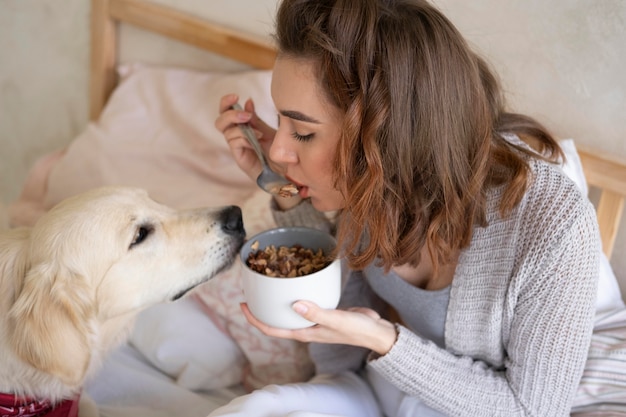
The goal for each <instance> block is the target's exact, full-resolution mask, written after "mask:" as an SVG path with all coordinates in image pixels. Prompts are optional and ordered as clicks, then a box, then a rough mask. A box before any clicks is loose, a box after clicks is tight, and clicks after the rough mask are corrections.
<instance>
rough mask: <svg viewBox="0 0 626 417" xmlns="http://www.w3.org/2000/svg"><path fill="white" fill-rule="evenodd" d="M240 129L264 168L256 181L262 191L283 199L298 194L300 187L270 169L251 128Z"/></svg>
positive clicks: (236, 105) (238, 107)
mask: <svg viewBox="0 0 626 417" xmlns="http://www.w3.org/2000/svg"><path fill="white" fill-rule="evenodd" d="M232 108H233V109H235V110H243V108H242V107H241V106H240V105H239V104H238V103H235V104H233V106H232ZM239 127H240V128H241V130H242V131H243V133H244V135H245V136H246V139H248V142H250V144H251V145H252V148H253V149H254V151H255V152H256V155H257V157H258V158H259V161H261V165H262V166H263V171H261V173H260V174H259V176H258V177H257V179H256V183H257V185H258V186H259V187H260V188H261V189H262V190H264V191H267V192H268V193H270V194H276V195H279V196H281V197H291V196H294V195H296V194H298V187H296V186H295V185H294V184H293V183H291V182H290V181H289V180H288V179H287V178H285V177H283V176H282V175H280V174H279V173H277V172H275V171H273V170H272V168H270V166H269V164H268V163H267V159H266V158H265V155H263V150H262V149H261V144H259V141H258V140H257V138H256V135H255V134H254V132H253V131H252V129H251V128H250V126H249V125H248V124H247V123H239Z"/></svg>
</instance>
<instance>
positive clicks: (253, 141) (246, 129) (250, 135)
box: [232, 103, 267, 165]
mask: <svg viewBox="0 0 626 417" xmlns="http://www.w3.org/2000/svg"><path fill="white" fill-rule="evenodd" d="M232 108H233V109H235V110H239V111H241V110H243V108H242V107H241V106H240V105H239V103H235V104H233V106H232ZM239 127H240V128H241V130H242V131H243V134H244V135H245V136H246V139H248V142H250V145H252V148H254V151H255V152H256V155H257V156H258V157H259V160H260V161H261V163H262V164H263V165H267V161H266V160H265V155H264V154H263V149H262V148H261V144H260V143H259V141H258V140H257V138H256V135H255V134H254V132H253V131H252V128H250V125H249V124H248V123H239Z"/></svg>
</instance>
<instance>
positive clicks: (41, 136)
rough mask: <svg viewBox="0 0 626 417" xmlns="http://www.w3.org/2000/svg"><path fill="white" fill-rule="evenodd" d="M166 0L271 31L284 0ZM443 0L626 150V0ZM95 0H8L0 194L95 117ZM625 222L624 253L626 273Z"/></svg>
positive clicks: (536, 92)
mask: <svg viewBox="0 0 626 417" xmlns="http://www.w3.org/2000/svg"><path fill="white" fill-rule="evenodd" d="M155 1H156V0H155ZM157 2H158V3H162V4H166V5H175V6H176V7H177V8H179V9H183V10H185V11H188V12H192V13H196V14H198V15H200V16H203V17H205V18H207V19H211V20H214V21H217V22H222V23H224V24H227V25H229V26H231V27H234V28H238V29H241V30H243V31H246V32H249V33H252V34H258V35H260V36H264V37H266V36H267V35H268V33H269V32H270V31H271V22H272V16H273V13H274V11H275V8H276V0H158V1H157ZM435 2H436V4H438V5H439V6H440V7H441V8H442V9H443V10H444V12H445V13H446V14H447V15H448V16H449V17H450V18H451V19H452V21H453V22H455V23H456V24H457V26H458V27H459V29H460V30H461V31H462V32H463V33H464V34H465V35H466V36H467V37H468V39H469V40H470V42H471V43H472V44H474V45H475V46H476V47H477V48H478V49H479V50H480V51H481V52H482V53H483V54H484V55H485V56H487V57H488V58H489V59H490V60H491V61H492V62H493V63H494V65H495V67H496V68H497V70H498V71H499V72H500V75H501V77H502V80H503V82H504V85H505V87H506V89H507V91H508V92H509V99H510V103H511V104H512V106H513V107H514V108H515V109H517V110H520V111H524V112H527V113H530V114H531V115H533V116H535V117H537V118H539V119H540V120H541V121H543V122H545V123H546V124H547V125H548V126H549V127H551V128H552V129H554V131H555V132H556V133H557V134H558V135H559V136H560V137H572V138H574V139H576V140H577V142H578V143H581V144H585V145H590V146H594V147H596V148H600V149H603V150H605V151H607V152H609V153H612V154H615V155H618V156H622V157H624V158H626V1H624V0H553V1H544V0H472V1H465V0H435ZM89 8H90V7H89V1H88V0H0V199H1V200H4V201H10V200H12V199H14V198H16V197H17V195H18V193H19V190H20V186H21V182H22V181H23V180H24V177H25V175H26V173H27V171H28V168H29V167H30V166H31V165H32V164H33V162H34V161H35V160H36V158H38V157H39V156H41V155H43V154H45V153H46V152H49V151H51V150H53V149H57V148H59V147H62V146H64V145H65V144H67V143H68V142H69V141H70V140H71V139H72V138H73V137H74V136H76V135H77V134H78V132H80V131H81V130H82V129H84V127H85V125H86V123H87V113H88V112H87V107H88V90H87V87H88V67H89V65H88V59H89ZM122 39H123V42H122V50H121V56H122V60H123V61H131V60H135V59H141V60H144V61H148V62H153V63H156V62H161V63H167V64H174V63H180V64H181V65H184V66H188V67H195V68H211V67H214V66H215V65H222V64H223V62H219V61H218V62H217V63H216V62H215V60H214V59H213V58H212V57H210V55H208V54H206V53H203V52H200V51H197V50H195V49H194V48H191V47H182V46H180V45H179V44H177V43H175V42H173V41H168V42H163V41H162V39H161V38H160V37H158V36H156V35H150V34H146V33H144V32H142V31H139V30H137V29H133V28H129V27H124V28H123V31H122ZM623 226H624V227H622V229H624V230H622V231H621V232H620V239H619V241H618V247H617V254H618V256H616V257H614V258H615V259H614V260H613V263H614V266H615V267H616V268H615V269H616V270H617V271H618V275H620V277H621V279H622V280H623V281H624V283H626V274H625V273H622V272H620V271H625V272H626V257H624V256H620V253H624V250H625V248H626V244H625V243H624V240H625V238H624V236H626V224H625V225H623ZM623 288H626V285H624V286H623Z"/></svg>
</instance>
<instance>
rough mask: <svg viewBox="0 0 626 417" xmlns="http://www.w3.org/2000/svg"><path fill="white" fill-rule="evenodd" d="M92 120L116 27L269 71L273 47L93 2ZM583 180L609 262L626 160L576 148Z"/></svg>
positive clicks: (147, 8) (140, 7) (149, 6)
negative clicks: (594, 194)
mask: <svg viewBox="0 0 626 417" xmlns="http://www.w3.org/2000/svg"><path fill="white" fill-rule="evenodd" d="M91 7H92V16H91V68H90V70H91V85H90V117H91V119H92V120H96V119H97V118H98V116H99V115H100V112H101V111H102V109H103V107H104V104H105V103H106V101H107V99H108V97H109V95H110V94H111V92H112V91H113V89H114V88H115V85H116V83H117V78H116V71H115V68H116V65H117V59H118V53H117V41H118V40H117V37H118V36H117V33H118V26H119V24H120V23H126V24H131V25H134V26H137V27H139V28H142V29H145V30H149V31H152V32H156V33H158V34H161V35H163V36H166V37H170V38H173V39H176V40H178V41H181V42H184V43H187V44H190V45H194V46H196V47H198V48H201V49H204V50H207V51H210V52H213V53H216V54H219V55H222V56H225V57H228V58H232V59H234V60H237V61H240V62H242V63H244V64H247V65H250V66H251V67H254V68H259V69H271V68H272V66H273V63H274V59H275V58H276V51H275V49H274V47H273V46H272V45H270V44H268V43H265V42H263V41H259V40H257V39H254V38H252V37H249V36H245V35H242V34H241V33H239V32H237V31H234V30H232V29H228V28H225V27H223V26H220V25H218V24H215V23H211V22H208V21H206V20H204V19H200V18H198V17H195V16H193V15H189V14H186V13H182V12H180V11H177V10H173V9H171V8H168V7H165V6H160V5H157V4H155V3H150V2H148V1H146V0H92V1H91ZM578 150H579V153H580V157H581V160H582V163H583V168H584V171H585V175H586V177H587V181H588V183H589V185H590V186H591V187H596V188H598V189H600V197H599V201H598V204H597V213H598V222H599V225H600V233H601V235H602V244H603V249H604V252H605V253H606V254H607V256H608V257H609V258H610V256H611V254H612V252H613V247H614V245H615V239H616V236H617V232H618V228H619V224H620V220H621V217H622V212H623V207H624V197H625V196H626V161H620V160H617V159H614V158H611V157H608V156H606V155H603V154H601V153H598V152H596V151H594V150H593V149H589V148H583V147H581V146H578Z"/></svg>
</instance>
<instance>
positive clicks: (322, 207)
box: [310, 195, 343, 211]
mask: <svg viewBox="0 0 626 417" xmlns="http://www.w3.org/2000/svg"><path fill="white" fill-rule="evenodd" d="M310 200H311V205H312V206H313V207H315V210H317V211H337V210H341V209H342V208H343V205H342V204H340V203H338V202H336V201H329V200H325V199H320V198H317V197H315V196H314V195H311V196H310Z"/></svg>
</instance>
